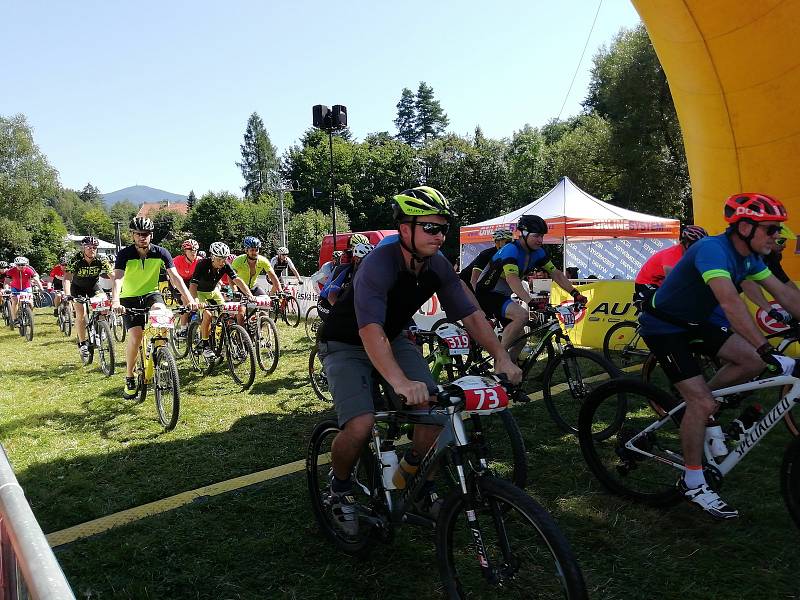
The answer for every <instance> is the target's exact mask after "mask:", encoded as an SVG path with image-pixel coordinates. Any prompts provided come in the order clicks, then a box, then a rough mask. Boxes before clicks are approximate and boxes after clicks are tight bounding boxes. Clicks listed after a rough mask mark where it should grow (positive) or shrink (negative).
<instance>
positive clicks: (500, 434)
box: [312, 319, 528, 488]
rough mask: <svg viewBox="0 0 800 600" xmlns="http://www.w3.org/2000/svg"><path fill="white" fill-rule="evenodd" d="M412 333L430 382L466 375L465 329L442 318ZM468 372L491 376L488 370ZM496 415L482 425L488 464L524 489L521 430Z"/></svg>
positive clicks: (506, 413)
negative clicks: (421, 349)
mask: <svg viewBox="0 0 800 600" xmlns="http://www.w3.org/2000/svg"><path fill="white" fill-rule="evenodd" d="M412 333H413V335H414V338H415V341H416V343H417V344H418V345H420V346H422V347H424V348H427V349H428V356H427V359H428V363H429V364H430V369H431V375H433V379H434V381H437V382H444V381H453V380H455V379H457V378H459V377H463V376H465V375H467V374H468V371H469V367H470V364H469V362H467V361H465V358H467V357H468V356H469V349H470V343H471V339H470V337H469V334H468V333H467V331H466V330H464V329H462V328H461V327H459V326H458V325H456V324H455V323H451V322H449V321H447V320H446V319H442V320H440V321H437V323H435V324H434V326H433V327H432V328H431V331H424V330H420V329H416V330H414V331H413V332H412ZM472 374H473V375H482V376H488V377H491V376H493V374H492V373H491V372H489V371H488V369H487V370H483V371H482V372H480V373H475V372H473V373H472ZM312 382H313V380H312ZM496 416H497V419H491V420H489V421H488V422H485V423H483V424H482V429H483V436H484V441H485V442H486V443H487V445H489V446H490V448H489V455H490V457H491V458H492V462H491V463H490V466H491V467H492V469H493V471H494V472H495V473H497V474H498V475H500V476H502V477H503V478H504V479H507V480H509V481H511V482H512V483H513V484H514V485H516V486H517V487H519V488H524V487H525V485H526V483H527V480H528V460H527V458H526V455H525V442H524V440H523V439H522V432H521V431H520V428H519V425H518V424H517V421H516V419H514V415H512V414H511V411H510V410H504V411H500V412H498V413H497V415H496ZM472 424H473V423H472V421H470V420H469V419H467V420H465V427H466V428H467V430H470V429H471V427H472Z"/></svg>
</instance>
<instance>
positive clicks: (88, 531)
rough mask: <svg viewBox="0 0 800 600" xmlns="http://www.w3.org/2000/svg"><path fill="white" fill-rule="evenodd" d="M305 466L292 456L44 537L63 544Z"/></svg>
mask: <svg viewBox="0 0 800 600" xmlns="http://www.w3.org/2000/svg"><path fill="white" fill-rule="evenodd" d="M305 467H306V461H305V460H296V461H295V462H292V463H289V464H286V465H281V466H279V467H273V468H271V469H266V470H265V471H258V472H257V473H251V474H250V475H242V476H241V477H235V478H233V479H228V480H227V481H222V482H220V483H213V484H211V485H207V486H204V487H201V488H198V489H196V490H191V491H189V492H183V493H180V494H176V495H175V496H169V497H168V498H164V499H162V500H157V501H156V502H150V503H148V504H143V505H141V506H137V507H135V508H129V509H127V510H123V511H120V512H117V513H114V514H111V515H107V516H105V517H100V518H99V519H94V520H93V521H87V522H86V523H81V524H80V525H75V526H74V527H68V528H67V529H62V530H61V531H55V532H53V533H50V534H48V535H47V541H48V542H49V544H50V547H52V548H55V547H56V546H63V545H64V544H69V543H70V542H74V541H76V540H79V539H82V538H86V537H89V536H92V535H97V534H98V533H103V532H104V531H108V530H109V529H112V528H114V527H119V526H120V525H125V524H127V523H132V522H134V521H138V520H139V519H143V518H145V517H151V516H153V515H157V514H160V513H164V512H167V511H170V510H173V509H176V508H179V507H181V506H185V505H186V504H190V503H191V502H194V501H195V500H197V499H198V498H202V497H207V496H217V495H219V494H224V493H225V492H230V491H233V490H236V489H239V488H243V487H247V486H248V485H253V484H256V483H261V482H262V481H268V480H270V479H275V478H276V477H282V476H284V475H289V474H291V473H297V472H299V471H302V470H304V469H305Z"/></svg>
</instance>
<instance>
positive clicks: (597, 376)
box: [542, 348, 625, 436]
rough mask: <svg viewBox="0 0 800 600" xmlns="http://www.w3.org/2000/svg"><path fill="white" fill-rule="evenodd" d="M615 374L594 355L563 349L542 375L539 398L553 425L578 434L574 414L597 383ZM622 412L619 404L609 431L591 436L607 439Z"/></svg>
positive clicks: (588, 352) (579, 350) (621, 405)
mask: <svg viewBox="0 0 800 600" xmlns="http://www.w3.org/2000/svg"><path fill="white" fill-rule="evenodd" d="M618 373H619V371H618V370H617V369H616V368H615V367H614V366H613V365H612V364H610V363H609V362H608V361H606V360H605V359H604V358H603V357H602V356H600V355H599V354H597V353H596V352H591V351H589V350H583V349H582V348H566V349H565V350H564V352H563V353H562V354H560V355H559V356H556V357H555V359H553V360H552V361H550V364H548V365H547V368H546V369H545V371H544V387H543V389H542V396H543V398H544V403H545V406H546V407H547V411H548V412H549V413H550V416H551V417H552V418H553V421H555V423H556V425H558V427H559V428H560V429H561V431H564V432H566V433H572V434H577V433H578V413H579V412H580V410H581V406H582V405H583V403H584V402H586V399H587V398H588V397H589V394H590V393H591V392H592V390H593V389H595V388H596V387H597V386H599V385H600V384H601V383H603V382H605V381H608V380H609V379H611V378H612V377H615V376H617V374H618ZM624 411H625V405H624V403H620V406H619V411H618V418H617V419H616V420H615V421H613V422H612V423H610V425H609V430H608V431H607V432H604V431H596V432H595V435H600V436H602V435H606V434H608V435H611V433H612V432H613V430H614V427H615V425H617V426H618V425H619V420H620V419H622V416H623V414H624Z"/></svg>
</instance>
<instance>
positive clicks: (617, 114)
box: [584, 25, 692, 221]
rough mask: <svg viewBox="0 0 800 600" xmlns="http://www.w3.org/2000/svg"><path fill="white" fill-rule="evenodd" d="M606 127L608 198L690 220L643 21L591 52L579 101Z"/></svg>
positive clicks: (666, 101)
mask: <svg viewBox="0 0 800 600" xmlns="http://www.w3.org/2000/svg"><path fill="white" fill-rule="evenodd" d="M584 106H585V107H586V109H587V110H588V111H594V112H596V113H597V114H598V115H599V116H600V117H602V118H603V119H605V120H606V121H608V123H609V127H610V142H609V146H608V150H609V156H608V158H607V161H608V162H610V163H611V165H612V166H613V170H614V171H616V173H617V177H618V181H617V182H616V184H615V188H616V189H615V191H614V194H613V198H614V200H613V201H614V203H615V204H618V205H620V206H622V207H625V208H631V209H634V210H641V211H646V212H650V213H653V214H657V215H663V216H670V217H678V218H681V219H683V220H685V221H691V206H692V204H691V190H690V184H689V175H688V168H687V165H686V155H685V152H684V148H683V139H682V137H681V131H680V126H679V123H678V118H677V115H676V113H675V106H674V104H673V102H672V96H671V94H670V91H669V85H668V83H667V78H666V75H665V74H664V70H663V68H662V67H661V64H660V63H659V61H658V57H657V56H656V53H655V51H654V50H653V46H652V44H651V43H650V39H649V38H648V36H647V31H646V30H645V28H644V25H640V26H638V27H636V28H634V29H632V30H623V31H622V32H620V34H619V35H618V36H617V37H616V38H615V39H614V42H613V43H612V44H611V46H610V47H609V48H608V49H604V50H602V51H600V52H599V53H598V54H597V55H596V56H595V58H594V67H593V68H592V79H591V83H590V86H589V94H588V96H587V98H586V100H585V101H584Z"/></svg>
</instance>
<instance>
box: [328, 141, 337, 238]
mask: <svg viewBox="0 0 800 600" xmlns="http://www.w3.org/2000/svg"><path fill="white" fill-rule="evenodd" d="M328 146H329V147H330V150H331V214H332V216H333V249H334V250H336V197H335V194H334V189H335V188H334V185H335V184H334V179H333V130H332V129H331V130H330V131H328Z"/></svg>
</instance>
